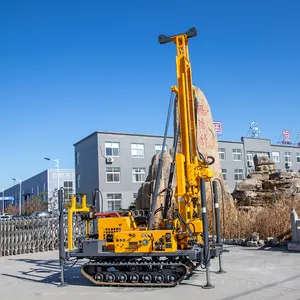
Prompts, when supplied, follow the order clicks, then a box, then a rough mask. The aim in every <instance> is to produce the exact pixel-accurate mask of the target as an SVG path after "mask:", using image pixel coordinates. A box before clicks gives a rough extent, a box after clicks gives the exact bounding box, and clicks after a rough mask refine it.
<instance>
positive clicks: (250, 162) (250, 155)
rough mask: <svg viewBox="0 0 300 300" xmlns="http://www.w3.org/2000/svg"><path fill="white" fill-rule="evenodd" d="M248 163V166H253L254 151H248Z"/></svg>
mask: <svg viewBox="0 0 300 300" xmlns="http://www.w3.org/2000/svg"><path fill="white" fill-rule="evenodd" d="M247 165H248V167H252V166H253V155H252V153H247Z"/></svg>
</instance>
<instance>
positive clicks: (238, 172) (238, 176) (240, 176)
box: [234, 169, 243, 180]
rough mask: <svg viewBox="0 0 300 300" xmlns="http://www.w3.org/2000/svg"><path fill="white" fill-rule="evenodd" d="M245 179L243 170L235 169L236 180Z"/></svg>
mask: <svg viewBox="0 0 300 300" xmlns="http://www.w3.org/2000/svg"><path fill="white" fill-rule="evenodd" d="M242 179H243V169H234V180H242Z"/></svg>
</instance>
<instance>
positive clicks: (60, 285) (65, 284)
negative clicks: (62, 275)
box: [57, 282, 68, 287]
mask: <svg viewBox="0 0 300 300" xmlns="http://www.w3.org/2000/svg"><path fill="white" fill-rule="evenodd" d="M65 286H68V284H67V283H65V282H62V283H60V284H59V285H58V286H57V287H65Z"/></svg>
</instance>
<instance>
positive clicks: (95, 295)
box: [0, 246, 300, 300]
mask: <svg viewBox="0 0 300 300" xmlns="http://www.w3.org/2000/svg"><path fill="white" fill-rule="evenodd" d="M227 248H228V249H229V250H230V252H229V253H225V254H224V255H223V257H224V258H223V260H224V269H225V270H226V271H227V273H226V274H222V275H217V274H215V273H214V272H215V271H217V270H218V267H217V261H213V264H212V273H211V279H212V283H213V284H214V285H215V288H214V289H211V290H205V289H203V288H202V287H201V285H203V284H204V283H205V273H204V272H203V271H202V270H201V269H200V270H199V271H197V272H196V273H195V274H194V275H193V277H192V278H191V279H189V280H186V281H184V282H183V283H181V285H180V286H177V287H175V288H162V289H158V288H152V289H148V288H113V287H97V286H94V285H92V284H91V283H89V282H88V281H87V280H86V279H85V278H83V277H82V276H81V274H80V271H79V266H74V267H73V268H71V269H68V270H67V271H66V276H67V278H66V280H67V283H68V286H67V287H63V288H61V287H57V285H58V283H59V280H60V279H59V278H60V277H59V274H60V273H59V267H58V263H57V255H58V253H57V252H56V251H55V252H46V253H36V254H29V255H18V256H10V257H2V258H1V257H0V298H1V300H14V299H22V300H27V299H30V300H32V299H43V300H47V299H49V300H50V299H51V300H52V299H55V300H60V299H64V300H69V299H72V300H73V299H74V300H76V299H81V300H82V299H85V300H87V299H93V300H96V299H104V298H105V299H106V300H110V299H121V298H123V299H131V300H135V299H141V298H140V297H143V300H148V299H158V297H159V298H161V299H164V300H169V299H172V300H175V299H184V298H187V297H188V298H189V299H192V298H194V299H200V298H201V299H204V300H209V299H214V300H217V299H220V300H221V299H222V300H231V299H265V300H267V299H288V300H293V299H300V253H288V252H287V251H286V250H284V249H276V250H275V249H264V250H259V249H256V248H243V247H238V246H227Z"/></svg>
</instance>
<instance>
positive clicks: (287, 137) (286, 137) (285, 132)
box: [282, 130, 291, 141]
mask: <svg viewBox="0 0 300 300" xmlns="http://www.w3.org/2000/svg"><path fill="white" fill-rule="evenodd" d="M282 135H283V140H284V141H289V140H290V138H291V136H290V132H289V131H288V130H283V131H282Z"/></svg>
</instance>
